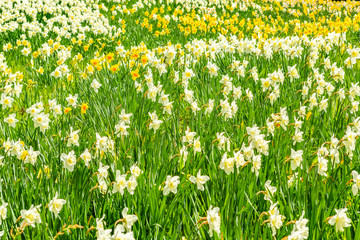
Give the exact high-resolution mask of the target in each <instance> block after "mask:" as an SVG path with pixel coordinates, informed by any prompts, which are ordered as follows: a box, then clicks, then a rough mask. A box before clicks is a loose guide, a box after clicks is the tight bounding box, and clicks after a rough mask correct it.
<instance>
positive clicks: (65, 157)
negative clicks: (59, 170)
mask: <svg viewBox="0 0 360 240" xmlns="http://www.w3.org/2000/svg"><path fill="white" fill-rule="evenodd" d="M60 160H61V161H62V162H63V163H64V168H66V169H67V170H69V171H70V172H72V171H74V166H75V164H76V156H75V152H74V151H73V150H72V151H70V152H69V154H65V153H62V154H61V156H60Z"/></svg>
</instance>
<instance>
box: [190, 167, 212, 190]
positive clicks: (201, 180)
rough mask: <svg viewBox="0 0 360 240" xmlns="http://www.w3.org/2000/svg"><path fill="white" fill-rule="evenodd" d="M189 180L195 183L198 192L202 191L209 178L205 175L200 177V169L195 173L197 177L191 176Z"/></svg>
mask: <svg viewBox="0 0 360 240" xmlns="http://www.w3.org/2000/svg"><path fill="white" fill-rule="evenodd" d="M189 180H190V182H192V183H195V184H196V185H197V188H198V189H199V190H200V191H204V184H205V183H206V182H207V181H209V180H210V177H208V176H206V175H203V176H201V169H200V170H199V172H198V173H197V176H196V177H194V176H191V177H190V178H189Z"/></svg>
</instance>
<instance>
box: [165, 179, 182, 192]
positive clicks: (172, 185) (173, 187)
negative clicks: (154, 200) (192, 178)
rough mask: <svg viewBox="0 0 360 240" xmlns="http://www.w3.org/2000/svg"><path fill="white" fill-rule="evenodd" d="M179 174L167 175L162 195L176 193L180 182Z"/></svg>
mask: <svg viewBox="0 0 360 240" xmlns="http://www.w3.org/2000/svg"><path fill="white" fill-rule="evenodd" d="M179 178H180V177H179V176H173V177H172V176H167V177H166V181H165V187H164V189H163V193H164V195H165V196H166V195H168V194H169V193H170V192H172V193H174V194H176V193H177V186H178V185H179V184H180V181H179Z"/></svg>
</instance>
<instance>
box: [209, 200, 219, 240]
mask: <svg viewBox="0 0 360 240" xmlns="http://www.w3.org/2000/svg"><path fill="white" fill-rule="evenodd" d="M219 212H220V208H218V207H213V206H210V208H209V210H208V211H207V216H206V218H207V221H208V223H209V235H210V237H212V236H213V231H215V232H216V233H217V234H218V235H220V225H221V218H220V214H219Z"/></svg>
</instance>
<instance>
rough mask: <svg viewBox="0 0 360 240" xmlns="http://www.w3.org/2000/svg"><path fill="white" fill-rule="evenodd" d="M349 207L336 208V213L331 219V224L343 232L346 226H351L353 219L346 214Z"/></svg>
mask: <svg viewBox="0 0 360 240" xmlns="http://www.w3.org/2000/svg"><path fill="white" fill-rule="evenodd" d="M346 211H347V208H342V209H335V212H336V214H335V215H334V216H332V217H331V218H330V220H329V224H330V225H333V226H334V225H335V230H336V232H337V231H340V232H343V231H344V228H346V227H350V226H351V219H350V218H348V216H347V215H346Z"/></svg>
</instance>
